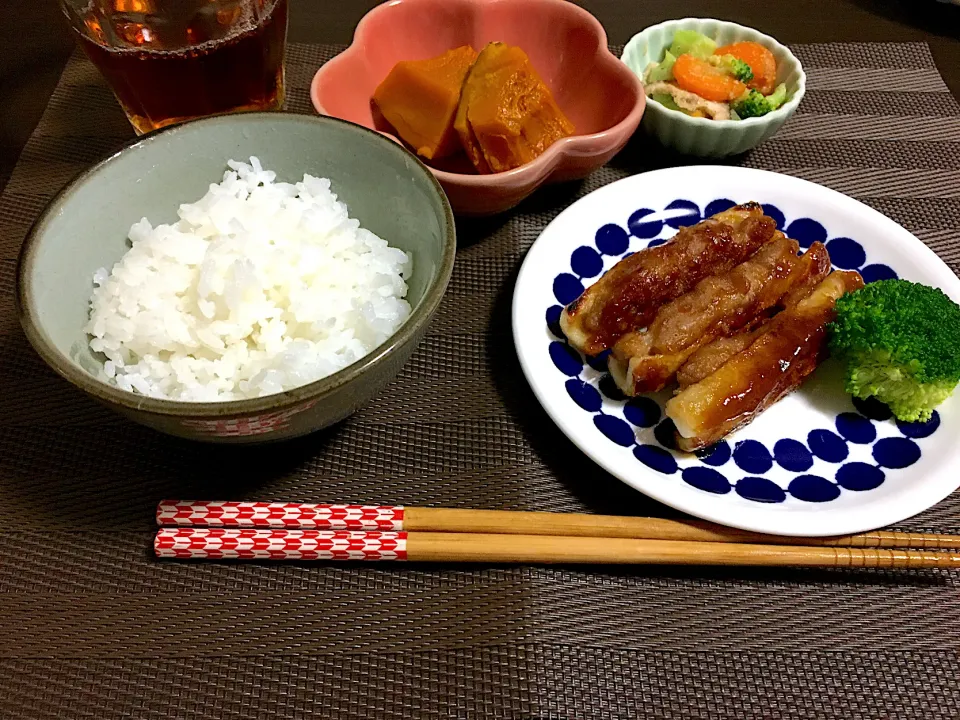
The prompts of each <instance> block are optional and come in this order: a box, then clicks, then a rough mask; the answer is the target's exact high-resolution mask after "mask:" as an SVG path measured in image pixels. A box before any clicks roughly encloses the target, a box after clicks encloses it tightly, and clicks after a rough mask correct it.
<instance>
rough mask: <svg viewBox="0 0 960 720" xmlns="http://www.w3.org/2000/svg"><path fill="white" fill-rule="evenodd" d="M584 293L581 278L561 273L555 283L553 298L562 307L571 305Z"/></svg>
mask: <svg viewBox="0 0 960 720" xmlns="http://www.w3.org/2000/svg"><path fill="white" fill-rule="evenodd" d="M582 293H583V283H581V282H580V278H578V277H577V276H576V275H571V274H570V273H561V274H560V275H557V277H556V278H555V279H554V281H553V296H554V297H555V298H556V299H557V302H558V303H560V304H561V305H569V304H570V303H572V302H573V301H574V300H576V299H577V298H578V297H580V295H581V294H582Z"/></svg>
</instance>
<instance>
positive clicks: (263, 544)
mask: <svg viewBox="0 0 960 720" xmlns="http://www.w3.org/2000/svg"><path fill="white" fill-rule="evenodd" d="M153 548H154V552H155V553H156V555H157V557H161V558H182V559H197V560H231V559H233V560H406V559H407V534H406V533H404V532H375V531H374V532H366V531H359V532H358V531H349V530H270V529H257V528H214V527H208V528H161V529H160V530H159V531H158V532H157V537H156V538H155V540H154V543H153Z"/></svg>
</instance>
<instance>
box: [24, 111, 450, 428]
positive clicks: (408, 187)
mask: <svg viewBox="0 0 960 720" xmlns="http://www.w3.org/2000/svg"><path fill="white" fill-rule="evenodd" d="M250 156H257V157H259V159H260V160H261V162H262V163H263V166H264V167H265V168H268V169H270V170H273V171H275V172H276V173H277V179H278V181H279V180H285V181H290V182H296V181H298V180H300V179H301V178H302V177H303V175H304V173H309V174H311V175H314V176H317V177H324V178H330V180H331V181H332V190H333V192H335V193H336V194H337V195H338V196H339V198H340V200H342V201H343V202H344V203H346V205H347V207H348V209H349V212H350V216H351V217H354V218H356V219H357V220H359V222H360V224H361V226H362V227H363V228H366V229H368V230H370V231H371V232H373V233H375V234H377V235H379V236H380V237H382V238H383V239H385V240H387V241H388V242H389V244H390V245H391V246H394V247H397V248H400V249H401V250H404V251H405V252H406V253H408V254H409V255H410V256H412V271H411V273H410V275H409V276H408V278H407V286H408V290H407V296H406V299H407V301H408V302H409V303H410V306H411V308H412V311H411V314H410V316H409V317H408V318H407V319H406V321H405V322H404V323H403V324H402V325H401V326H400V327H399V329H397V330H396V331H395V332H394V333H393V334H392V335H391V336H389V337H388V338H387V340H386V341H385V342H384V343H383V344H381V345H380V346H379V347H377V348H375V349H374V350H373V351H372V352H370V353H369V354H368V355H366V356H365V357H362V358H361V359H360V360H358V361H356V362H354V363H353V364H351V365H348V366H347V367H345V368H344V369H342V370H339V371H338V372H335V373H333V374H332V375H329V376H327V377H325V378H322V379H320V380H317V381H315V382H312V383H309V384H306V385H303V386H300V387H297V388H294V389H291V390H288V391H286V392H281V393H276V394H272V395H266V396H263V397H255V398H250V399H241V400H226V401H218V402H187V401H177V400H167V399H160V398H153V397H147V396H144V395H141V394H138V393H134V392H130V391H125V390H122V389H120V388H118V387H116V386H115V385H113V384H111V383H109V382H107V381H106V379H104V378H103V377H102V373H101V369H102V367H103V360H104V358H103V357H102V356H99V355H98V354H96V353H93V352H92V351H91V350H90V346H89V340H90V338H89V336H88V335H87V334H86V333H85V331H84V327H85V325H86V323H87V321H88V315H89V311H90V297H91V293H92V292H93V282H92V278H93V274H94V272H95V271H96V270H97V269H98V268H101V267H106V268H108V269H109V268H110V267H112V266H113V265H114V263H116V262H117V261H118V260H120V258H121V257H122V256H123V255H124V253H125V252H126V251H127V250H128V248H129V247H130V244H129V242H128V240H127V236H128V233H129V231H130V228H131V225H133V223H135V222H137V221H138V220H140V219H141V218H142V217H147V218H149V219H150V220H151V221H152V222H153V223H154V224H157V223H170V222H175V221H176V219H177V209H178V207H179V206H180V204H181V203H191V202H195V201H196V200H198V199H199V198H200V197H202V196H203V195H204V193H205V192H206V191H207V189H208V186H209V185H210V184H211V183H218V182H220V180H221V179H222V177H223V173H224V170H225V169H226V163H227V160H229V159H235V160H246V159H247V158H249V157H250ZM455 252H456V236H455V229H454V221H453V215H452V212H451V210H450V205H449V203H448V202H447V199H446V196H445V195H444V194H443V191H442V190H441V189H440V186H439V185H438V183H437V181H436V180H435V179H434V177H433V175H432V174H431V173H430V171H429V170H427V169H426V167H424V166H423V165H422V164H421V163H420V162H419V161H418V160H417V159H416V158H415V157H414V156H413V155H412V154H411V153H409V152H408V151H406V150H405V149H404V148H402V147H401V146H400V145H399V144H397V143H395V142H392V141H391V140H389V139H387V138H385V137H383V136H382V135H380V134H378V133H375V132H372V131H370V130H367V129H365V128H361V127H359V126H357V125H353V124H351V123H347V122H344V121H342V120H336V119H333V118H328V117H312V116H304V115H287V114H281V113H245V114H239V115H229V116H220V117H213V118H208V119H204V120H198V121H195V122H190V123H186V124H183V125H179V126H175V127H172V128H169V129H166V130H162V131H159V132H157V133H154V134H151V135H147V136H144V137H142V138H140V139H138V140H137V141H136V142H134V143H132V144H130V145H128V146H127V147H125V148H124V149H122V150H121V151H120V152H118V153H116V154H115V155H113V156H112V157H110V158H108V159H106V160H104V161H103V162H101V163H100V164H98V165H96V166H94V167H93V168H91V169H89V170H87V171H86V172H84V173H83V174H81V175H80V176H79V177H78V178H77V179H76V180H74V181H73V182H72V183H71V184H70V185H68V186H67V187H66V188H65V189H64V190H63V191H61V193H60V194H59V195H58V196H57V197H56V198H54V200H53V201H52V202H51V203H50V205H49V206H48V207H47V209H46V210H45V211H44V213H43V215H42V216H41V217H40V219H39V220H38V221H37V223H36V224H35V226H34V227H33V229H32V230H31V232H30V234H29V235H28V237H27V239H26V241H25V242H24V245H23V249H22V250H21V255H20V263H19V267H18V271H17V294H16V298H17V304H18V311H19V315H20V320H21V324H22V325H23V328H24V331H25V333H26V335H27V338H28V339H29V341H30V343H31V344H32V345H33V346H34V348H35V349H36V350H37V352H38V353H39V354H40V356H41V357H42V358H43V359H44V360H45V361H46V362H47V363H48V364H49V365H50V366H51V367H52V368H53V369H54V370H56V371H57V372H58V373H59V374H60V375H62V376H63V377H65V378H66V379H67V380H69V381H70V382H71V383H72V384H74V385H75V386H77V387H78V388H80V389H81V390H83V391H84V392H86V393H88V394H89V395H90V396H92V397H93V398H94V399H96V400H98V401H100V402H102V403H104V404H106V405H107V406H109V407H111V408H112V409H114V410H116V411H117V412H119V413H121V414H123V415H125V416H127V417H129V418H132V419H133V420H136V421H137V422H140V423H142V424H144V425H148V426H150V427H153V428H155V429H157V430H160V431H163V432H166V433H169V434H172V435H177V436H181V437H187V438H193V439H198V440H205V441H212V442H263V441H273V440H280V439H285V438H290V437H295V436H298V435H304V434H306V433H309V432H312V431H314V430H318V429H320V428H323V427H326V426H328V425H331V424H333V423H335V422H337V421H339V420H341V419H343V418H344V417H346V416H347V415H349V414H350V413H352V412H353V411H354V410H356V409H357V408H358V407H360V406H361V405H363V404H364V403H366V402H367V401H369V400H371V399H372V398H373V397H374V396H375V395H376V394H377V393H378V392H379V391H380V390H381V389H382V388H383V387H384V386H385V385H386V384H387V383H388V382H389V381H390V380H391V379H393V378H394V377H395V376H396V374H397V373H398V372H399V371H400V368H401V367H402V366H403V364H404V363H405V362H406V361H407V359H408V358H409V357H410V355H411V353H412V352H413V350H414V348H415V347H416V345H417V344H418V342H419V341H420V339H421V338H422V337H423V335H424V333H425V332H426V329H427V326H428V324H429V321H430V318H431V317H432V315H433V314H434V312H435V311H436V309H437V307H438V305H439V303H440V300H441V298H442V296H443V294H444V291H445V289H446V286H447V283H448V281H449V279H450V275H451V272H452V270H453V262H454V256H455Z"/></svg>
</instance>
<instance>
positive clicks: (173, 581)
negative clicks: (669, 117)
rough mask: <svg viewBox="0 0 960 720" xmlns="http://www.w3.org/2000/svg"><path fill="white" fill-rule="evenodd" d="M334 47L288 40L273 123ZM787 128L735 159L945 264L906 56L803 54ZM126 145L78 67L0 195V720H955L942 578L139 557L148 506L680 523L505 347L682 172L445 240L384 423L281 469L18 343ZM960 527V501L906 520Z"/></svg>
mask: <svg viewBox="0 0 960 720" xmlns="http://www.w3.org/2000/svg"><path fill="white" fill-rule="evenodd" d="M338 50H339V48H334V47H317V46H304V45H293V46H292V47H291V48H290V52H289V67H288V83H289V85H290V92H289V100H288V106H289V109H291V110H294V111H300V112H310V111H311V107H310V103H309V98H308V92H307V87H308V84H309V81H310V78H311V77H312V74H313V73H314V71H315V70H316V68H317V67H318V66H319V65H320V64H321V63H322V62H323V61H325V60H327V59H329V58H330V57H332V56H333V55H334V54H335V53H336V52H337V51H338ZM794 50H795V52H796V53H797V54H798V56H799V57H800V59H801V60H802V61H803V63H804V64H805V66H806V67H807V69H808V79H809V89H808V93H807V97H806V99H805V100H804V102H803V104H802V105H801V107H800V110H799V112H798V114H797V115H796V116H795V117H794V118H793V119H792V120H791V121H790V122H789V123H788V124H787V125H786V126H785V127H784V128H783V130H782V131H781V132H780V133H779V134H778V135H777V136H776V137H775V138H774V139H772V140H771V141H769V142H768V143H766V144H765V145H763V146H762V147H760V148H758V149H756V150H755V151H753V152H751V153H749V154H748V155H746V156H745V157H743V158H739V159H738V161H737V162H739V163H741V164H743V165H746V166H750V167H760V168H765V169H768V170H776V171H779V172H783V173H788V174H791V175H796V176H798V177H803V178H806V179H809V180H813V181H815V182H819V183H822V184H825V185H828V186H830V187H833V188H835V189H837V190H840V191H841V192H844V193H847V194H850V195H852V196H854V197H856V198H858V199H860V200H862V201H863V202H865V203H867V204H868V205H871V206H872V207H875V208H876V209H878V210H880V211H881V212H883V213H885V214H887V215H889V216H890V217H892V218H893V219H894V220H896V221H897V222H899V223H901V224H902V225H904V226H905V227H907V228H908V229H909V230H910V231H912V232H913V233H915V234H916V235H917V236H918V237H919V238H921V239H922V240H923V241H924V242H925V243H927V244H928V245H929V246H930V247H931V248H933V249H934V250H935V251H936V252H937V253H938V254H939V255H940V256H941V257H942V258H943V259H944V260H945V261H946V262H947V263H949V264H950V266H951V267H952V268H953V269H954V270H955V271H956V270H958V269H960V230H958V228H960V106H958V104H957V102H956V100H955V99H954V98H953V97H952V96H951V95H950V94H949V92H948V90H947V88H946V86H945V85H944V83H943V81H942V79H941V78H940V76H939V74H938V73H937V70H936V68H935V66H934V63H933V59H932V57H931V55H930V52H929V49H928V48H927V47H926V46H925V45H923V44H898V45H868V44H854V45H806V46H798V47H795V48H794ZM130 137H131V130H130V127H129V126H128V124H127V122H126V120H125V119H124V117H123V115H122V113H121V112H120V110H119V108H118V107H117V105H116V103H115V101H114V99H113V97H112V95H111V94H110V91H109V90H108V89H107V87H106V86H105V85H104V83H103V81H102V80H101V79H100V77H99V75H98V74H97V72H96V71H95V70H94V69H93V68H92V67H91V66H90V65H89V64H88V63H87V62H86V61H85V60H84V59H82V58H80V57H75V58H74V59H72V60H71V61H70V63H69V65H68V66H67V68H66V70H65V72H64V74H63V78H62V79H61V82H60V84H59V86H58V87H57V89H56V91H55V93H54V95H53V97H52V99H51V102H50V105H49V107H48V109H47V111H46V114H45V115H44V117H43V119H42V121H41V123H40V124H39V126H38V127H37V129H36V131H35V133H34V135H33V137H32V138H31V139H30V141H29V143H28V144H27V146H26V148H25V150H24V152H23V156H22V157H21V159H20V162H19V164H18V165H17V167H16V169H15V171H14V173H13V175H12V177H11V179H10V183H9V185H8V187H7V189H6V192H5V194H4V195H3V198H2V201H0V637H2V641H0V717H2V718H54V717H60V718H91V719H93V718H95V719H97V720H101V719H103V718H120V717H124V718H157V719H158V720H159V719H161V718H208V719H214V718H251V717H318V718H337V719H339V718H383V719H388V718H390V719H392V718H449V717H464V718H467V717H493V718H584V719H586V718H629V717H638V718H639V717H657V718H684V719H686V720H696V719H701V718H702V719H707V718H710V719H711V720H716V719H730V720H744V719H745V718H771V719H781V718H782V719H784V720H786V719H791V720H794V719H796V720H800V719H801V718H802V719H809V720H814V719H816V720H821V719H823V718H836V719H838V720H878V719H879V718H891V719H892V718H896V719H897V720H906V719H912V718H916V719H917V720H921V719H922V720H931V719H933V718H956V717H960V675H958V673H957V672H956V667H957V661H958V650H960V622H958V620H960V581H958V580H957V579H956V578H955V576H951V575H947V574H941V573H937V572H934V571H931V572H897V573H893V572H872V571H849V572H844V571H797V570H789V571H788V570H758V569H752V570H751V569H745V570H738V569H729V570H703V569H689V568H688V569H683V568H534V567H497V566H494V567H476V568H470V567H463V566H460V567H443V566H407V567H403V566H376V565H345V564H343V565H322V564H317V565H311V564H306V563H303V564H297V563H291V564H272V565H271V564H252V563H251V564H229V563H219V564H215V563H211V564H203V563H193V564H189V563H176V562H163V563H161V562H156V561H155V560H153V559H152V557H151V549H150V540H151V536H152V531H153V510H154V506H155V503H156V502H157V501H158V500H159V499H161V498H163V497H190V498H223V499H240V498H251V499H253V498H256V499H262V500H271V499H278V500H279V499H283V500H293V501H314V502H332V501H341V502H342V501H353V502H368V503H391V504H393V503H396V504H406V505H442V506H463V507H483V508H512V509H548V510H557V511H587V512H613V513H634V514H655V515H671V514H672V511H670V510H669V509H667V508H664V507H662V506H660V505H658V504H656V503H654V502H653V501H650V500H648V499H646V498H645V497H643V496H642V495H640V494H638V493H636V492H634V491H632V490H629V489H628V488H626V486H624V485H622V484H621V483H619V482H618V481H616V480H614V479H613V478H612V477H610V476H608V475H606V474H605V473H603V472H602V471H600V470H599V469H598V468H597V467H595V466H594V465H592V464H591V463H590V462H589V461H588V460H587V459H586V458H585V457H584V456H583V455H582V454H581V453H580V452H579V451H578V450H576V449H575V448H574V447H573V446H572V445H571V443H569V442H568V441H567V440H566V439H565V438H564V436H563V435H561V433H560V432H559V431H558V430H557V429H556V428H555V427H554V425H553V424H552V423H551V422H550V421H549V419H548V418H547V416H546V414H545V413H544V412H543V410H542V409H541V408H540V406H539V405H538V404H537V402H536V400H535V399H534V397H533V394H532V393H531V391H530V389H529V388H528V386H527V385H526V383H525V381H524V379H523V377H522V374H521V372H520V367H519V364H518V361H517V358H516V355H515V353H514V350H513V343H512V338H511V330H510V313H509V309H510V300H511V293H512V288H513V283H514V280H515V277H516V273H517V270H518V267H519V264H520V262H521V259H522V256H523V253H524V252H525V251H526V249H527V248H528V247H529V246H530V244H531V243H532V242H533V241H534V240H535V239H536V237H537V235H538V234H539V233H540V231H541V230H542V229H543V227H544V225H545V224H546V223H547V222H549V221H550V220H551V219H552V218H553V217H554V216H555V215H556V214H557V213H558V212H560V211H561V210H562V209H563V208H564V207H566V206H567V205H569V204H570V202H572V201H573V200H575V199H576V198H578V197H580V196H582V195H584V194H586V193H588V192H590V191H591V190H594V189H596V188H597V187H599V186H601V185H604V184H606V183H609V182H611V181H613V180H616V179H618V178H621V177H625V176H627V175H631V174H634V173H637V172H641V171H643V170H647V169H650V168H654V167H661V166H663V165H667V164H670V163H676V162H677V160H676V159H675V158H670V157H668V156H666V155H664V154H663V153H661V152H658V151H656V150H653V149H651V148H650V147H649V146H648V145H647V144H646V143H645V142H644V141H643V140H642V139H640V138H638V139H636V140H635V141H634V142H632V143H631V145H630V146H628V148H627V149H626V150H625V151H624V152H623V153H621V155H620V156H618V157H617V158H615V159H614V161H613V162H612V163H611V164H610V166H609V167H607V168H604V169H603V170H601V171H599V172H597V173H595V174H594V175H593V176H591V177H590V178H588V179H587V180H586V181H584V182H582V183H574V184H570V185H566V186H561V187H554V188H548V189H545V190H543V191H541V192H539V193H538V194H537V195H535V196H534V197H533V198H531V199H530V200H529V201H527V202H526V203H524V204H523V205H522V206H521V207H520V208H519V209H518V210H517V211H516V212H512V213H509V214H507V215H505V216H502V217H498V218H494V219H486V220H464V221H462V222H461V223H460V224H459V227H458V232H459V237H460V250H459V253H458V257H457V264H456V269H455V271H454V277H453V281H452V283H451V285H450V290H449V292H448V293H447V295H446V297H445V299H444V302H443V305H442V307H441V308H440V311H439V313H438V314H437V317H436V320H435V322H434V323H433V326H432V329H431V332H430V334H429V336H428V337H427V339H426V340H425V341H424V343H423V345H422V346H421V347H420V349H419V350H418V351H417V353H416V355H415V356H414V358H413V360H412V361H411V362H410V363H409V365H408V366H407V367H406V368H405V369H404V370H403V372H402V373H401V374H400V376H399V377H398V378H397V380H396V381H395V382H394V383H393V384H392V385H391V386H390V387H389V388H388V389H387V390H386V391H384V393H383V394H382V395H381V396H380V397H379V398H378V399H377V401H376V402H375V403H373V404H372V405H370V406H369V407H367V408H365V409H363V410H361V411H360V412H358V413H357V414H356V415H354V416H353V417H352V418H350V419H349V420H347V421H346V422H343V423H342V424H340V425H339V426H337V427H335V428H333V429H330V430H328V431H325V432H322V433H319V434H316V435H314V436H312V437H307V438H303V439H300V440H296V441H293V442H290V443H287V444H285V445H281V446H270V447H263V448H237V447H227V448H222V447H208V446H203V445H198V444H192V443H188V442H185V441H178V440H175V439H171V438H167V437H165V436H161V435H159V434H156V433H154V432H152V431H150V430H147V429H143V428H140V427H139V426H135V425H132V424H130V423H128V422H127V421H125V420H122V419H120V418H119V417H117V416H115V415H113V414H112V413H110V412H109V411H107V410H105V409H103V408H101V407H99V406H98V405H96V404H94V403H93V402H92V401H90V400H89V399H87V398H86V397H85V396H83V395H81V394H80V392H79V391H77V390H74V389H73V388H71V387H70V386H69V385H68V384H67V383H66V382H64V381H62V380H60V379H59V378H57V377H56V376H55V375H54V374H53V373H52V372H51V371H49V370H48V369H47V368H46V367H45V366H44V365H43V363H42V362H41V361H40V360H39V358H38V357H37V356H36V355H35V354H34V353H33V352H32V350H31V349H30V348H29V346H28V345H27V342H26V340H25V339H24V337H23V335H22V333H21V331H20V328H19V325H18V323H17V319H16V315H15V311H14V305H13V286H14V277H13V275H14V268H15V261H16V257H17V253H18V250H19V247H20V244H21V241H22V240H23V237H24V235H25V233H26V232H27V229H28V227H29V225H30V223H31V222H32V221H33V219H34V218H35V217H36V215H37V214H38V212H39V211H40V210H41V209H42V208H43V206H44V204H45V203H46V202H47V201H48V200H49V198H50V197H51V196H52V195H53V194H54V193H55V192H56V191H57V190H58V189H60V188H61V187H62V186H63V185H64V184H65V183H66V182H67V181H69V179H70V178H71V177H72V176H73V175H74V174H75V173H77V172H78V171H79V170H81V169H83V168H84V167H86V166H88V165H89V164H90V163H92V162H93V161H95V160H97V159H98V158H100V157H101V156H103V155H104V154H105V153H108V152H110V151H112V150H114V149H116V148H117V147H118V146H119V145H120V144H121V143H122V142H124V141H126V140H128V139H129V138H130ZM903 528H904V529H913V530H933V531H947V532H958V531H960V495H954V496H953V497H951V498H950V499H948V500H946V501H945V502H943V503H941V504H939V505H938V506H937V507H935V508H933V509H931V510H930V511H928V512H926V513H924V514H922V515H920V516H919V517H916V518H914V519H912V520H911V521H909V522H907V523H904V525H903Z"/></svg>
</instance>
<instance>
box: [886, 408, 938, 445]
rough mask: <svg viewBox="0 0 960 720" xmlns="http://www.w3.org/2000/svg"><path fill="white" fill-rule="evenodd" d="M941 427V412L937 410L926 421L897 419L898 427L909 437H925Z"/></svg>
mask: <svg viewBox="0 0 960 720" xmlns="http://www.w3.org/2000/svg"><path fill="white" fill-rule="evenodd" d="M938 427H940V413H938V412H937V411H936V410H934V411H933V415H931V416H930V419H929V420H927V421H926V422H912V423H905V422H900V421H899V420H897V428H898V429H899V430H900V432H902V433H903V434H904V435H906V436H907V437H908V438H915V439H918V438H925V437H930V436H931V435H933V434H934V433H935V432H936V431H937V428H938Z"/></svg>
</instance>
